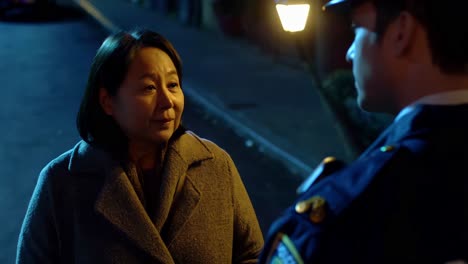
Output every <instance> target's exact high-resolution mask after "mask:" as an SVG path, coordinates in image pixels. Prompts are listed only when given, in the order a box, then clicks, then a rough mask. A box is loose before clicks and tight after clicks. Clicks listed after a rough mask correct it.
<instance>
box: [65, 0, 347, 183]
mask: <svg viewBox="0 0 468 264" xmlns="http://www.w3.org/2000/svg"><path fill="white" fill-rule="evenodd" d="M74 2H75V3H76V4H77V5H79V6H80V7H81V8H83V9H84V10H85V11H86V12H87V13H88V14H89V15H91V16H92V17H94V18H95V19H96V20H97V21H98V22H99V23H100V24H101V25H102V26H103V27H105V28H106V29H107V30H109V31H114V30H117V29H133V28H135V27H144V28H149V29H151V30H154V31H157V32H159V33H161V34H163V35H164V36H165V37H167V38H168V39H169V40H170V41H171V42H172V43H173V44H174V46H175V48H176V49H177V51H178V52H179V53H180V55H181V57H182V61H183V63H184V80H183V85H184V92H185V95H186V97H187V99H189V100H193V101H195V102H196V103H197V104H198V105H200V106H201V107H204V108H206V110H207V111H208V112H210V113H211V114H213V115H215V116H216V117H217V118H219V119H221V120H223V121H224V122H226V123H227V125H228V126H230V127H231V128H232V129H234V130H235V131H236V132H237V134H239V135H240V136H242V137H244V138H245V139H246V144H253V145H252V147H257V148H259V149H260V150H261V151H263V152H264V153H265V154H267V155H270V156H271V157H273V158H275V159H278V160H280V161H282V162H284V163H285V165H286V166H288V167H289V168H290V169H291V170H292V171H293V172H295V173H298V174H300V175H301V176H303V177H306V176H307V175H308V174H309V173H310V171H311V170H312V168H314V167H315V166H316V165H317V164H318V163H319V162H320V161H321V160H322V159H323V158H324V157H325V156H336V157H338V158H341V159H346V151H345V148H344V140H343V138H342V135H340V134H339V132H338V128H337V124H336V122H335V121H334V120H333V117H332V115H331V113H330V112H329V110H328V109H327V107H326V106H325V104H324V103H323V102H322V100H321V99H320V96H319V94H318V93H317V91H316V89H314V87H313V82H312V79H311V76H310V75H309V74H308V73H307V72H305V71H300V70H297V69H292V68H290V67H288V66H285V65H280V64H277V63H275V62H274V61H273V58H270V57H268V56H266V55H265V54H261V53H260V52H259V51H258V50H257V49H256V47H253V46H250V45H248V44H246V43H244V42H242V41H240V40H235V39H234V40H233V39H229V38H227V37H224V36H221V35H220V34H216V33H213V32H207V31H202V30H199V29H196V28H190V27H186V26H183V25H181V24H179V23H178V22H177V21H175V20H173V19H170V18H166V17H163V16H161V15H160V14H158V13H156V12H154V11H151V10H148V9H143V8H141V7H138V6H135V5H133V4H131V3H130V2H129V1H124V0H74Z"/></svg>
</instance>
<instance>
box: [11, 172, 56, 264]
mask: <svg viewBox="0 0 468 264" xmlns="http://www.w3.org/2000/svg"><path fill="white" fill-rule="evenodd" d="M50 174H51V168H50V167H49V166H47V167H46V168H44V169H43V170H42V171H41V173H40V175H39V178H38V181H37V184H36V187H35V189H34V192H33V195H32V197H31V200H30V202H29V206H28V209H27V212H26V216H25V218H24V221H23V225H22V227H21V232H20V235H19V239H18V247H17V252H16V263H18V264H19V263H28V264H30V263H58V258H59V239H58V235H57V234H58V233H57V228H56V218H55V214H54V207H53V206H52V200H53V199H52V198H53V197H52V188H51V182H50V181H51V175H50Z"/></svg>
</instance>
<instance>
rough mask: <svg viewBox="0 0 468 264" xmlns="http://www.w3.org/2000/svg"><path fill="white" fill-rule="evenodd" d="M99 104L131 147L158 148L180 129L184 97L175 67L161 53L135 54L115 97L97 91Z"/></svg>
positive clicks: (148, 50)
mask: <svg viewBox="0 0 468 264" xmlns="http://www.w3.org/2000/svg"><path fill="white" fill-rule="evenodd" d="M100 102H101V105H102V107H103V109H104V111H105V112H106V114H108V115H110V116H112V117H113V118H114V119H115V121H116V122H117V124H118V125H119V126H120V128H121V129H122V130H123V132H124V133H125V134H126V135H127V137H128V138H129V141H130V142H131V143H136V144H144V145H147V144H161V143H165V142H167V141H168V140H169V138H170V137H171V136H172V134H173V133H174V131H175V130H176V129H177V128H178V127H179V125H180V119H181V116H182V112H183V110H184V94H183V92H182V89H181V86H180V82H179V77H178V75H177V70H176V68H175V66H174V63H173V62H172V60H171V59H170V57H169V56H168V55H167V54H166V53H165V52H164V51H162V50H160V49H158V48H153V47H144V48H141V49H140V50H138V51H137V53H136V54H135V57H134V59H133V61H132V62H131V64H130V65H129V69H128V72H127V75H126V76H125V79H124V81H123V83H122V85H121V86H120V88H119V89H118V91H117V94H116V95H115V96H113V97H112V96H109V94H108V93H107V91H106V90H105V89H101V91H100Z"/></svg>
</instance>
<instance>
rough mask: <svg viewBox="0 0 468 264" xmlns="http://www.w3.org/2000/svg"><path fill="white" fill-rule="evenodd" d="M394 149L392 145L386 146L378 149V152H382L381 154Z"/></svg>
mask: <svg viewBox="0 0 468 264" xmlns="http://www.w3.org/2000/svg"><path fill="white" fill-rule="evenodd" d="M394 149H395V147H394V146H392V145H387V146H383V147H381V148H380V151H382V152H390V151H392V150H394Z"/></svg>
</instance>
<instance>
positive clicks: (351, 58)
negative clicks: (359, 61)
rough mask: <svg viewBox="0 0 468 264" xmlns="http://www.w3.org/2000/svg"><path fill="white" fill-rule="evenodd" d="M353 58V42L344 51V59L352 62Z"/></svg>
mask: <svg viewBox="0 0 468 264" xmlns="http://www.w3.org/2000/svg"><path fill="white" fill-rule="evenodd" d="M353 60H354V42H353V44H351V46H349V49H348V52H346V61H347V62H350V63H351V62H353Z"/></svg>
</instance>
